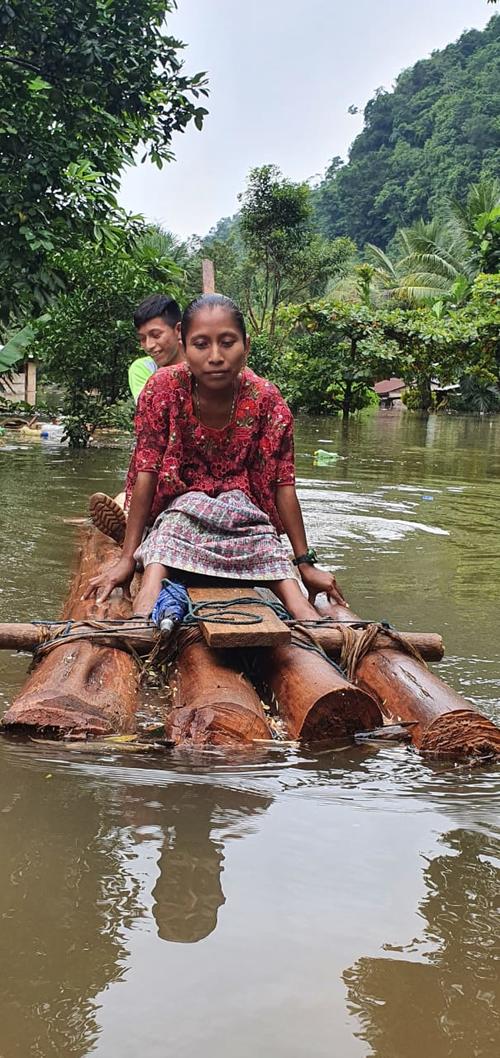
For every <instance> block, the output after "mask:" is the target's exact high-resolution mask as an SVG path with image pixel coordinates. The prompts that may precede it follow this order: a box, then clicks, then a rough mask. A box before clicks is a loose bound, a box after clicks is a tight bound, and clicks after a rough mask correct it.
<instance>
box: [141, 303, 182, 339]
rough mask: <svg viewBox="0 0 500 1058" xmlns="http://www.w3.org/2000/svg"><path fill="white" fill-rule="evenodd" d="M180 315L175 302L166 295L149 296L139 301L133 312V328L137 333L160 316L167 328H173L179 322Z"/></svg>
mask: <svg viewBox="0 0 500 1058" xmlns="http://www.w3.org/2000/svg"><path fill="white" fill-rule="evenodd" d="M181 315H182V314H181V310H180V308H179V306H178V304H177V302H176V301H174V299H173V298H169V296H168V294H150V295H149V297H147V298H144V301H141V304H140V305H138V306H137V308H136V310H135V312H134V327H135V329H136V331H137V330H138V329H139V327H142V326H143V324H144V323H149V320H154V319H155V317H156V316H161V317H162V319H163V320H165V323H167V324H168V326H169V327H175V325H176V324H177V323H179V322H180V319H181Z"/></svg>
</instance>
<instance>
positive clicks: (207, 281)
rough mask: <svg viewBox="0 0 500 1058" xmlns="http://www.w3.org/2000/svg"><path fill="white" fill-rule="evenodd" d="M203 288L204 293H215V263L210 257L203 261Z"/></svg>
mask: <svg viewBox="0 0 500 1058" xmlns="http://www.w3.org/2000/svg"><path fill="white" fill-rule="evenodd" d="M201 276H202V290H203V293H204V294H215V271H214V263H213V261H210V260H209V258H208V257H204V258H203V260H202V262H201Z"/></svg>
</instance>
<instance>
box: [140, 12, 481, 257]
mask: <svg viewBox="0 0 500 1058" xmlns="http://www.w3.org/2000/svg"><path fill="white" fill-rule="evenodd" d="M494 11H495V7H492V6H491V5H489V4H487V3H486V0H308V2H307V3H304V2H301V0H244V2H242V0H179V9H178V11H177V12H175V13H174V14H172V16H171V17H170V18H169V21H168V30H169V32H170V33H172V34H173V35H174V36H176V37H178V38H179V39H180V40H182V41H184V42H185V43H186V44H187V45H188V46H187V48H186V50H185V68H186V70H187V72H188V73H192V74H193V73H197V72H198V71H199V70H206V71H207V73H208V76H209V81H210V96H209V99H208V102H207V103H206V104H203V103H202V105H206V106H207V108H208V110H209V112H210V113H209V115H208V117H207V118H206V119H205V125H204V127H203V131H202V132H198V131H197V130H196V129H195V128H194V127H193V128H192V129H191V128H189V130H188V131H187V132H186V133H185V134H184V135H177V136H176V137H175V138H174V141H173V144H172V146H173V149H174V151H175V154H176V161H175V162H172V163H171V164H170V165H167V166H165V167H164V168H163V169H162V170H161V171H159V170H157V169H156V168H155V167H154V166H152V165H150V164H149V163H145V164H144V165H138V166H136V167H135V168H133V169H129V170H128V171H127V172H126V173H125V175H124V179H123V183H122V191H121V204H122V205H123V206H124V207H125V208H126V209H128V210H131V211H133V212H135V213H143V214H144V216H145V217H146V218H147V219H148V220H151V221H158V222H160V223H161V224H163V225H164V227H166V228H168V229H170V230H171V231H173V232H175V233H176V234H177V235H180V236H182V237H186V236H188V235H190V234H192V233H194V232H196V233H197V234H200V235H204V234H206V232H207V231H208V230H209V229H210V228H211V227H212V226H213V225H214V224H216V223H217V221H218V220H219V219H220V218H221V217H225V216H229V215H231V214H232V213H234V212H235V211H236V210H237V208H238V201H237V195H238V192H239V191H241V190H242V189H243V187H244V184H245V179H246V176H247V174H248V171H249V170H250V169H251V168H252V167H253V166H256V165H264V164H266V163H275V164H276V165H278V166H279V167H280V169H281V170H282V171H283V173H284V174H285V175H286V176H288V177H290V178H291V179H292V180H304V179H308V178H310V177H314V176H316V175H319V174H321V173H322V172H323V171H324V169H325V168H326V166H327V164H328V162H329V161H330V159H331V158H332V157H333V156H334V155H337V154H338V155H341V156H342V157H345V156H346V154H347V149H348V147H349V144H350V143H351V141H352V140H353V138H354V136H355V135H356V134H357V133H358V132H359V131H360V130H361V128H362V124H363V120H362V115H361V114H359V115H356V116H351V115H350V114H348V113H347V108H348V107H349V106H350V105H351V104H355V105H356V106H359V107H361V108H363V107H364V105H365V103H366V102H367V100H368V99H369V98H370V97H371V96H372V95H373V93H374V90H375V89H376V88H377V87H378V86H379V85H383V86H384V87H385V88H390V87H391V86H392V84H393V83H394V80H395V78H396V77H397V75H398V73H399V72H400V71H401V70H402V69H404V67H406V66H411V65H412V64H413V63H414V62H416V61H417V59H422V58H425V57H426V56H428V55H429V54H430V52H431V51H433V50H435V49H437V48H442V47H444V46H445V45H446V44H449V43H450V42H451V41H453V40H456V38H457V37H458V36H459V35H460V33H462V32H463V31H464V30H465V29H471V28H473V27H475V28H477V29H482V28H483V27H484V26H485V25H486V23H487V22H488V20H489V19H490V18H491V16H492V14H493V13H494Z"/></svg>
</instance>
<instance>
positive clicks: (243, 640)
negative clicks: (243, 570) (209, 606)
mask: <svg viewBox="0 0 500 1058" xmlns="http://www.w3.org/2000/svg"><path fill="white" fill-rule="evenodd" d="M188 591H189V597H190V599H191V601H192V602H193V603H201V602H203V603H205V602H206V603H208V602H213V603H216V604H218V603H222V604H224V603H225V604H228V603H230V604H231V603H232V604H233V607H235V608H236V610H240V611H243V612H245V613H249V614H251V615H252V616H255V617H260V618H262V620H261V621H260V622H259V623H255V624H245V623H242V622H241V621H238V617H237V614H232V613H227V614H224V613H223V611H221V614H220V616H225V617H226V618H227V621H228V623H227V624H217V623H215V622H212V621H209V620H206V621H204V620H200V622H199V625H200V630H201V632H202V633H203V636H204V638H205V640H206V642H207V643H208V645H209V646H210V647H225V648H231V647H274V646H278V645H279V644H283V643H289V642H290V640H291V632H290V629H289V628H288V627H287V625H285V624H284V623H283V621H280V619H279V617H278V616H277V615H276V614H275V613H274V612H273V611H272V610H270V609H269V607H268V606H266V605H265V604H264V603H263V601H262V598H261V597H260V596H259V595H258V594H257V592H256V591H254V589H253V588H189V589H188ZM250 598H251V599H252V602H251V603H250V604H248V603H247V605H245V603H244V602H243V601H242V600H244V599H250ZM233 607H232V608H233ZM207 613H210V611H208V612H207ZM214 616H219V614H216V613H215V611H214ZM229 622H230V623H229Z"/></svg>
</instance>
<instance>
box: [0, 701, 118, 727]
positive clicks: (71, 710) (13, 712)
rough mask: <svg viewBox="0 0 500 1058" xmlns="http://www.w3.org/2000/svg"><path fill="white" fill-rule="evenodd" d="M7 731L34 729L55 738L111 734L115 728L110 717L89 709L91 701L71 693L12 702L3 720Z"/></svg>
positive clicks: (3, 725)
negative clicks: (73, 735)
mask: <svg viewBox="0 0 500 1058" xmlns="http://www.w3.org/2000/svg"><path fill="white" fill-rule="evenodd" d="M2 728H3V729H4V730H5V731H22V730H30V731H31V733H33V730H35V731H37V732H39V733H40V734H45V735H48V734H50V736H51V737H57V738H64V736H65V735H68V734H79V735H82V736H85V737H88V736H92V737H96V736H99V735H110V734H112V733H113V731H114V730H115V726H114V724H113V723H112V722H111V720H110V719H107V718H106V717H104V716H102V715H99V714H98V713H97V712H93V711H92V710H91V709H89V706H88V703H87V702H83V701H81V700H80V699H78V698H76V697H74V696H73V695H70V694H61V695H55V696H51V697H47V698H37V699H36V700H33V701H31V702H30V701H28V700H26V699H23V701H22V703H21V705H20V706H19V705H18V706H16V704H14V705H12V706H11V708H10V709H8V710H7V712H6V713H5V715H4V717H3V719H2Z"/></svg>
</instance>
